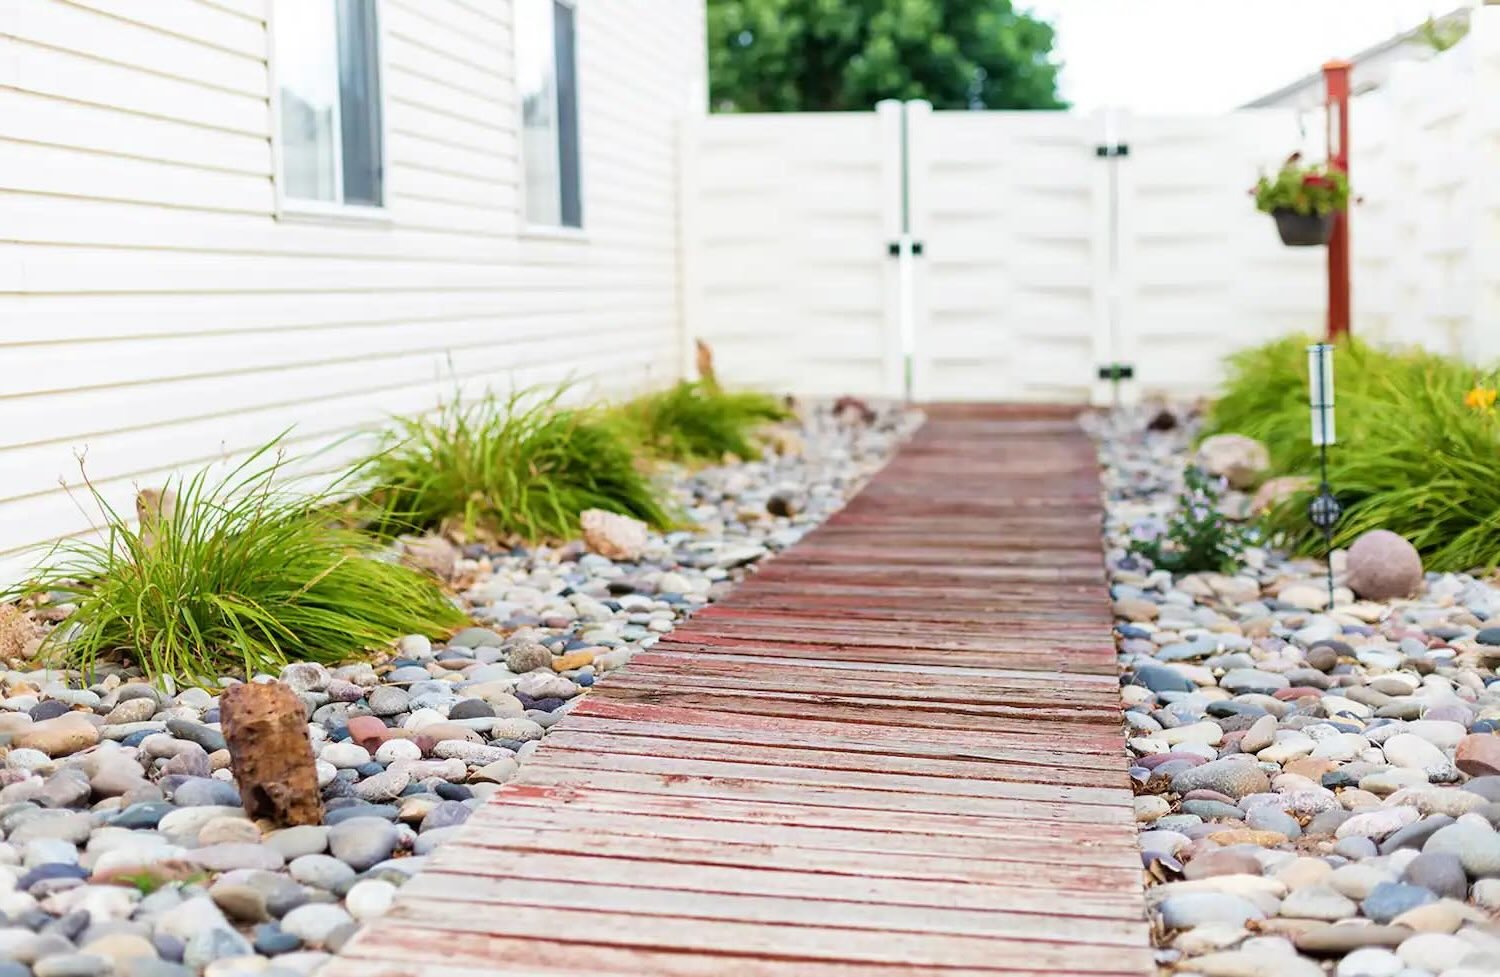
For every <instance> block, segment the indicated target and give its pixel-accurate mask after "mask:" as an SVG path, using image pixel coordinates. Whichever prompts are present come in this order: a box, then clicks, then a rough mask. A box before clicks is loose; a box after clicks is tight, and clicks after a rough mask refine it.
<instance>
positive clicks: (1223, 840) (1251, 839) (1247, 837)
mask: <svg viewBox="0 0 1500 977" xmlns="http://www.w3.org/2000/svg"><path fill="white" fill-rule="evenodd" d="M1208 840H1209V841H1212V842H1215V843H1216V844H1220V845H1226V846H1227V845H1259V846H1260V847H1262V848H1274V847H1275V846H1277V845H1284V844H1286V842H1287V837H1286V835H1284V834H1282V833H1281V832H1280V831H1262V830H1258V829H1256V828H1231V829H1229V830H1228V831H1215V832H1214V833H1213V834H1211V835H1209V836H1208Z"/></svg>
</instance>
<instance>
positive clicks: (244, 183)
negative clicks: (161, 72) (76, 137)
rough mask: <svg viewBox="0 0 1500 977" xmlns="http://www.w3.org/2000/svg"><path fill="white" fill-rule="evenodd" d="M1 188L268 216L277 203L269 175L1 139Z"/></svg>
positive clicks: (1, 231)
mask: <svg viewBox="0 0 1500 977" xmlns="http://www.w3.org/2000/svg"><path fill="white" fill-rule="evenodd" d="M0 188H4V189H6V190H19V191H25V192H27V193H49V194H60V195H64V196H73V197H91V196H103V197H106V199H109V197H111V196H112V197H113V199H116V200H133V201H139V202H144V203H154V204H166V205H171V206H173V207H199V208H203V209H206V210H227V211H238V212H240V213H264V214H268V215H269V214H271V213H272V212H273V210H274V208H275V195H274V191H273V189H272V187H271V179H270V177H269V175H265V176H255V175H251V174H236V173H223V172H216V171H213V170H204V169H200V168H197V167H190V166H179V165H175V164H171V163H163V162H160V161H158V160H148V159H136V158H133V157H129V156H109V155H104V154H101V153H83V152H77V151H74V150H69V149H63V148H59V147H54V146H38V145H35V144H31V143H14V142H6V141H5V140H4V139H0ZM3 233H4V228H3V227H0V234H3Z"/></svg>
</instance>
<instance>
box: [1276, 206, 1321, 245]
mask: <svg viewBox="0 0 1500 977" xmlns="http://www.w3.org/2000/svg"><path fill="white" fill-rule="evenodd" d="M1271 216H1272V217H1274V218H1275V219H1276V233H1277V234H1280V235H1281V243H1282V244H1285V245H1286V246H1287V247H1289V248H1315V247H1317V246H1318V245H1321V244H1327V243H1328V239H1329V238H1330V237H1332V236H1333V215H1332V214H1299V213H1297V212H1296V211H1295V210H1273V211H1271Z"/></svg>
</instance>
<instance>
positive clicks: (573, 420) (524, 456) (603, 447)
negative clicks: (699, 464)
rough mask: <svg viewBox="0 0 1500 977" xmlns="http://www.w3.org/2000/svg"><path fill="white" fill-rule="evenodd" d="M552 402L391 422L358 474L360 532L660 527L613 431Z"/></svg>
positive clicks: (661, 513) (475, 405)
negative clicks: (620, 523) (621, 522)
mask: <svg viewBox="0 0 1500 977" xmlns="http://www.w3.org/2000/svg"><path fill="white" fill-rule="evenodd" d="M560 394H561V391H559V392H556V393H553V394H551V395H548V396H542V395H538V394H536V393H535V392H521V393H517V394H514V395H512V396H510V397H508V398H503V399H502V398H498V397H495V396H493V395H486V396H485V397H483V398H481V399H479V400H476V401H473V402H471V403H461V402H459V401H457V400H455V401H452V402H450V403H447V404H445V405H444V406H442V407H441V408H440V409H439V410H438V411H437V412H435V413H432V414H421V415H414V416H409V417H398V418H397V419H396V422H395V427H394V428H393V429H392V430H391V431H390V432H388V434H387V436H386V441H385V443H384V445H383V446H382V448H381V450H379V451H378V452H376V453H375V454H374V455H372V456H371V457H369V458H368V459H366V462H365V464H364V466H363V468H364V470H365V471H366V472H367V473H368V478H369V480H370V483H371V486H372V487H371V490H370V492H369V497H370V499H371V500H372V501H373V503H374V509H373V511H372V512H371V513H370V516H369V526H370V528H371V529H373V530H374V531H376V532H377V533H380V534H387V535H388V534H397V533H403V532H413V531H416V532H421V531H440V532H444V533H447V534H449V535H451V536H454V537H456V538H459V539H464V540H472V539H479V540H489V541H500V540H508V541H522V542H540V541H543V540H548V539H568V538H571V537H573V536H576V535H577V534H578V531H579V524H578V517H579V514H580V513H582V512H583V511H584V510H586V509H604V510H606V511H609V512H615V513H619V514H621V515H625V516H631V517H634V518H636V519H639V520H641V521H642V522H645V523H647V524H648V525H651V526H655V527H658V528H666V527H668V526H670V525H671V523H672V519H671V516H670V514H669V513H668V511H667V509H666V508H665V507H664V506H663V504H662V503H661V502H660V501H659V500H658V498H657V494H656V490H655V487H654V486H653V485H652V484H651V480H650V479H649V478H648V477H647V476H646V475H645V474H643V473H642V472H641V471H640V470H639V469H637V467H636V465H635V459H634V456H633V454H632V451H631V446H630V444H629V442H628V441H626V440H625V439H623V438H621V437H620V432H619V431H618V429H617V428H616V426H615V425H614V423H612V421H611V420H609V419H608V418H606V417H605V415H604V414H603V413H602V412H600V411H598V410H596V409H592V408H571V407H563V406H560V405H559V404H558V397H559V396H560Z"/></svg>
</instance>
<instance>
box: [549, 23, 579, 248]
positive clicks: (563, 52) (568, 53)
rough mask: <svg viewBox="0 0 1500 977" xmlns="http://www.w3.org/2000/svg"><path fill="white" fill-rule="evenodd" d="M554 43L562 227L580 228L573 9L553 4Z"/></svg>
mask: <svg viewBox="0 0 1500 977" xmlns="http://www.w3.org/2000/svg"><path fill="white" fill-rule="evenodd" d="M553 24H554V27H553V31H554V36H553V43H554V44H555V51H554V56H555V57H556V65H557V155H558V170H559V174H560V176H561V180H560V181H559V182H561V184H562V223H563V226H564V227H582V226H583V194H582V192H581V186H580V177H579V171H578V170H579V167H578V62H577V59H576V58H575V56H574V54H575V51H574V48H575V44H574V33H573V8H572V7H570V6H567V5H566V4H562V3H554V4H553Z"/></svg>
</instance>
